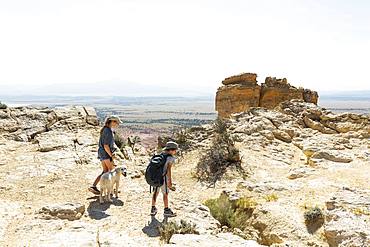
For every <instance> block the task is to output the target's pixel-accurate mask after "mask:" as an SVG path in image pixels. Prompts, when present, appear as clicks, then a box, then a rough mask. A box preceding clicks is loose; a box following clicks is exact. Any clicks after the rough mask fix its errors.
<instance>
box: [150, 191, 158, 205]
mask: <svg viewBox="0 0 370 247" xmlns="http://www.w3.org/2000/svg"><path fill="white" fill-rule="evenodd" d="M158 194H159V191H158V189H157V190H155V191H154V193H153V197H152V207H154V206H155V203H156V201H157V197H158Z"/></svg>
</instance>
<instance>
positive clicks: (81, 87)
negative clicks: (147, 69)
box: [0, 81, 213, 97]
mask: <svg viewBox="0 0 370 247" xmlns="http://www.w3.org/2000/svg"><path fill="white" fill-rule="evenodd" d="M209 91H210V90H209V89H208V90H207V89H206V88H202V87H197V88H195V89H187V88H186V87H185V89H184V88H181V86H180V87H163V86H155V85H145V84H140V83H131V82H126V81H104V82H96V83H75V84H50V85H43V86H31V85H27V84H26V85H12V87H9V88H6V89H5V90H2V91H1V92H0V94H1V95H41V96H46V95H58V96H130V97H151V96H160V97H163V96H210V95H213V94H209V93H206V92H209Z"/></svg>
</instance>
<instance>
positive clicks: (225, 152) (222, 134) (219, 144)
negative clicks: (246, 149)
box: [196, 118, 242, 183]
mask: <svg viewBox="0 0 370 247" xmlns="http://www.w3.org/2000/svg"><path fill="white" fill-rule="evenodd" d="M214 127H215V133H216V135H215V137H214V139H213V141H212V143H211V146H210V148H209V149H208V150H207V151H206V152H205V153H204V155H203V156H202V157H201V158H200V160H199V162H198V164H197V170H196V176H197V177H198V178H199V179H200V180H210V181H212V182H213V183H215V182H216V181H217V180H218V179H220V178H221V177H222V176H223V174H224V173H225V172H226V170H227V168H228V167H230V166H234V167H236V168H237V169H238V170H240V171H242V168H241V157H240V153H239V149H237V148H236V147H235V141H234V139H233V138H232V136H231V135H230V134H229V133H228V130H227V124H226V122H225V121H224V120H222V119H220V118H218V119H217V120H216V121H215V126H214Z"/></svg>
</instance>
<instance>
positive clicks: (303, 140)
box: [180, 99, 370, 247]
mask: <svg viewBox="0 0 370 247" xmlns="http://www.w3.org/2000/svg"><path fill="white" fill-rule="evenodd" d="M224 122H225V124H226V125H227V134H229V135H230V136H232V138H233V140H235V146H236V147H237V148H239V151H240V154H241V156H242V157H243V160H242V162H241V168H242V169H243V170H244V171H248V177H247V178H245V175H244V174H243V173H241V174H239V175H238V174H237V173H235V170H233V167H229V168H227V171H226V172H225V174H224V176H223V177H222V179H220V180H219V181H217V184H216V185H215V188H216V190H214V189H213V188H212V190H209V191H208V193H209V197H214V194H215V191H217V190H218V191H220V192H221V191H224V190H225V191H226V192H227V195H228V196H229V200H230V201H235V200H236V199H240V198H244V201H245V202H248V210H250V211H251V214H250V216H247V217H243V218H242V220H243V225H242V227H244V229H242V228H241V230H242V233H241V234H240V235H241V236H244V237H246V238H247V239H251V240H256V241H257V242H258V243H259V244H263V245H267V246H274V247H277V246H302V247H303V246H343V247H344V246H356V247H362V246H370V231H369V229H370V222H369V216H370V191H369V186H368V185H369V181H370V174H369V173H368V172H364V171H367V170H369V169H370V151H369V150H370V139H369V137H370V115H369V114H368V113H363V114H355V113H340V114H335V113H333V112H331V111H329V110H326V109H323V108H320V107H319V106H317V105H315V104H313V103H307V102H304V100H303V99H293V100H290V101H284V102H282V103H280V104H279V106H278V107H276V108H274V109H273V110H271V109H266V108H262V107H251V108H250V109H249V110H247V111H245V112H242V113H239V114H233V116H232V117H230V118H229V119H226V120H225V121H224ZM216 128H217V127H214V131H215V130H216ZM211 129H212V126H211V125H205V126H203V128H197V129H194V130H193V131H191V132H190V133H189V135H190V136H189V140H191V143H192V145H194V154H193V155H195V157H199V153H207V151H208V150H210V148H212V145H213V144H212V141H214V137H215V136H214V134H212V131H211ZM213 133H214V132H213ZM191 158H192V156H191V155H188V154H185V156H183V160H186V167H187V169H188V170H191V169H190V168H189V166H190V167H191V166H192V165H193V166H194V167H196V166H197V164H198V163H196V162H199V158H197V159H195V161H193V162H194V163H195V164H192V163H191ZM180 165H181V164H180ZM182 175H183V174H182ZM202 193H203V194H206V193H207V190H205V189H204V190H203V191H202ZM222 193H223V192H222ZM251 205H253V206H251ZM315 207H318V208H319V209H320V210H321V212H322V214H323V215H324V217H323V219H316V220H315V222H314V224H311V223H307V222H306V219H305V214H306V212H310V211H311V210H312V209H313V208H315ZM220 211H222V210H220ZM225 211H226V206H225ZM231 231H236V230H235V229H231Z"/></svg>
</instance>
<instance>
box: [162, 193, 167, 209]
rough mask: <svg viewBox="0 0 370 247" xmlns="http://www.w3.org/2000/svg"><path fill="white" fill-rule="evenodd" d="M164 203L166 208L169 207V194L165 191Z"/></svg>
mask: <svg viewBox="0 0 370 247" xmlns="http://www.w3.org/2000/svg"><path fill="white" fill-rule="evenodd" d="M163 204H164V208H168V194H166V193H163Z"/></svg>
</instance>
